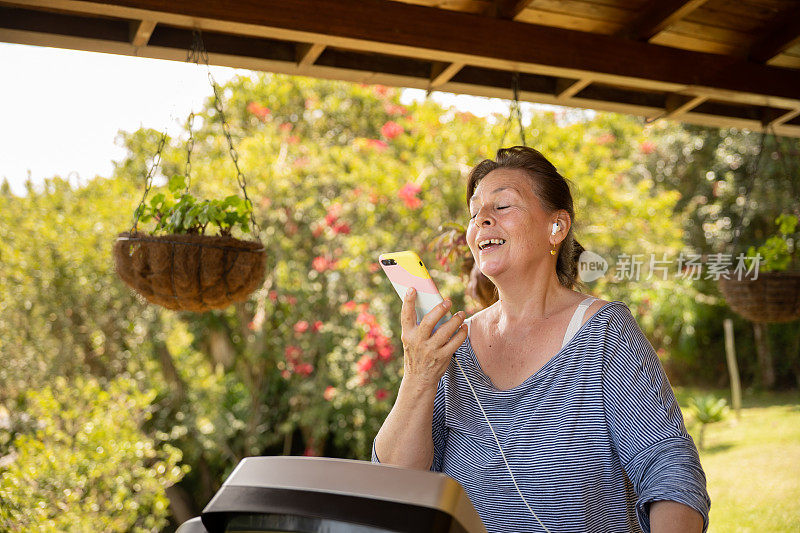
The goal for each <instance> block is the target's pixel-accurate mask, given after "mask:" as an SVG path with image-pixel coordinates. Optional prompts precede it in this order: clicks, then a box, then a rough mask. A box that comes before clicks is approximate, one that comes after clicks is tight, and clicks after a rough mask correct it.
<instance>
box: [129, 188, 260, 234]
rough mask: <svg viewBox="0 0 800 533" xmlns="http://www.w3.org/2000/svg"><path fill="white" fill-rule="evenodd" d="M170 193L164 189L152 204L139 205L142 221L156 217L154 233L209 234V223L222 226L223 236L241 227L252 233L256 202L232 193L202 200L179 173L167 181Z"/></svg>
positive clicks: (152, 232)
mask: <svg viewBox="0 0 800 533" xmlns="http://www.w3.org/2000/svg"><path fill="white" fill-rule="evenodd" d="M167 188H168V190H169V193H170V196H167V195H166V194H164V193H163V192H161V193H158V194H156V195H154V196H153V197H152V198H151V199H150V201H149V202H148V203H144V204H142V205H141V206H140V207H138V208H137V211H136V212H135V213H134V215H136V214H137V213H138V216H139V221H140V222H142V223H147V222H150V221H151V220H155V223H156V224H155V227H154V228H153V230H152V231H151V234H155V233H158V232H165V233H189V234H201V235H202V234H205V231H206V226H208V225H209V224H211V226H212V227H217V228H219V232H220V235H224V236H230V234H231V230H232V229H233V228H234V227H238V228H239V229H240V230H241V231H242V232H244V233H249V232H250V225H249V223H250V218H249V217H250V212H251V211H252V210H253V204H252V203H251V202H249V201H247V200H245V199H243V198H241V197H240V196H238V195H235V194H232V195H230V196H227V197H226V198H225V199H224V200H198V199H197V198H195V197H194V196H192V195H191V194H189V192H188V191H187V190H186V178H185V177H184V176H182V175H180V174H175V175H174V176H172V177H171V178H170V179H169V182H168V184H167Z"/></svg>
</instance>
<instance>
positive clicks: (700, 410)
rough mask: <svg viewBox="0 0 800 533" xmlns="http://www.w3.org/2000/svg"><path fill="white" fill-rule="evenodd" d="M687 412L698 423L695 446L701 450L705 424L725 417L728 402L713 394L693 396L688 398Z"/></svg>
mask: <svg viewBox="0 0 800 533" xmlns="http://www.w3.org/2000/svg"><path fill="white" fill-rule="evenodd" d="M689 413H690V414H691V416H692V417H693V419H694V420H695V421H696V422H697V423H699V424H700V433H699V437H698V439H697V447H698V448H699V449H701V450H702V449H703V436H704V434H705V428H706V426H707V425H708V424H713V423H714V422H720V421H722V420H723V419H724V418H725V415H726V414H727V413H728V402H727V401H726V400H725V398H718V397H716V396H714V395H713V394H705V395H698V396H693V397H691V398H689Z"/></svg>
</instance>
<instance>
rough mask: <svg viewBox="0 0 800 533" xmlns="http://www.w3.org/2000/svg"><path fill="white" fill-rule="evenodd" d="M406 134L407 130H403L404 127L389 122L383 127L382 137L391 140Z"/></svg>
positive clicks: (392, 121) (391, 121)
mask: <svg viewBox="0 0 800 533" xmlns="http://www.w3.org/2000/svg"><path fill="white" fill-rule="evenodd" d="M404 132H405V130H404V129H403V126H401V125H400V124H398V123H397V122H395V121H394V120H390V121H388V122H387V123H386V124H384V125H383V126H382V127H381V135H383V136H384V137H386V138H387V139H389V140H391V139H394V138H395V137H397V136H398V135H400V134H401V133H404Z"/></svg>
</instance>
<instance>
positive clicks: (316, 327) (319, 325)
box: [311, 320, 322, 333]
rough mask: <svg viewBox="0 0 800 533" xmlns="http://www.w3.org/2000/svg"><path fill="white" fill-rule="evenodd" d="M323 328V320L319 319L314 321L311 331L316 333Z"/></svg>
mask: <svg viewBox="0 0 800 533" xmlns="http://www.w3.org/2000/svg"><path fill="white" fill-rule="evenodd" d="M321 328H322V320H317V321H316V322H314V325H313V326H311V331H312V332H314V333H316V332H318V331H319V330H320V329H321Z"/></svg>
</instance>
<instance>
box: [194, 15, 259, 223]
mask: <svg viewBox="0 0 800 533" xmlns="http://www.w3.org/2000/svg"><path fill="white" fill-rule="evenodd" d="M189 57H191V58H198V59H197V60H198V61H199V60H200V59H202V61H203V62H204V63H205V65H206V69H207V70H208V81H209V83H211V88H212V89H214V108H215V109H216V110H217V113H219V118H220V120H221V121H222V131H223V133H225V138H226V139H227V140H228V152H229V153H230V156H231V159H232V160H233V166H234V167H236V181H237V182H238V183H239V187H240V188H241V189H242V193H243V194H244V199H245V202H247V204H248V205H249V206H250V225H251V226H252V228H253V232H254V234H255V236H256V238H258V225H257V224H256V219H255V217H254V216H253V202H252V201H251V200H250V197H249V196H247V181H246V180H245V177H244V174H242V171H241V169H240V168H239V154H238V153H236V149H235V148H234V147H233V139H232V138H231V132H230V126H229V125H228V121H227V120H225V112H224V111H223V110H222V99H221V98H220V95H219V88H218V87H217V82H216V81H215V80H214V76H213V75H212V74H211V67H210V66H209V64H208V51H207V50H206V47H205V45H204V44H203V38H202V36H201V34H200V30H197V29H196V30H193V31H192V50H191V51H190V52H189Z"/></svg>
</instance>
